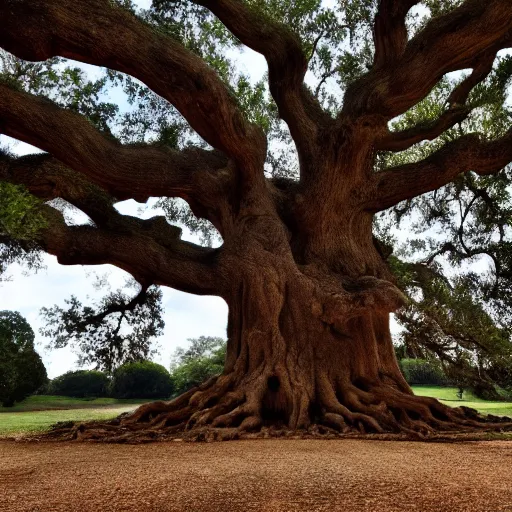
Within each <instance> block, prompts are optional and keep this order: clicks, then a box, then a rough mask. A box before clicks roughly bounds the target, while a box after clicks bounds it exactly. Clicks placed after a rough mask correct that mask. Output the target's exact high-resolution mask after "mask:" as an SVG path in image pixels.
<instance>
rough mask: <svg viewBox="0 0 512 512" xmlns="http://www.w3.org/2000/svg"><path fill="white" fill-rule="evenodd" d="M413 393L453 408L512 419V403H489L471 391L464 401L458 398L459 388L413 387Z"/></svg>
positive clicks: (467, 392) (465, 395)
mask: <svg viewBox="0 0 512 512" xmlns="http://www.w3.org/2000/svg"><path fill="white" fill-rule="evenodd" d="M412 389H413V391H414V393H415V394H416V395H419V396H432V397H434V398H437V399H438V400H440V401H441V402H443V403H444V404H446V405H449V406H451V407H459V406H461V405H464V406H466V407H471V408H472V409H476V410H477V411H479V412H481V413H483V414H494V415H496V416H510V417H511V418H512V402H489V401H487V400H482V399H481V398H478V397H476V396H474V395H473V394H472V393H471V392H470V391H464V394H463V395H462V400H460V399H459V397H458V396H457V388H444V387H437V386H413V388H412Z"/></svg>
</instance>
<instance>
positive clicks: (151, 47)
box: [0, 0, 512, 352]
mask: <svg viewBox="0 0 512 512" xmlns="http://www.w3.org/2000/svg"><path fill="white" fill-rule="evenodd" d="M0 18H1V19H2V20H3V27H4V28H3V30H2V32H1V33H0V46H1V47H2V48H3V49H4V50H5V53H3V54H2V59H3V60H2V62H3V72H2V75H1V78H0V133H2V134H4V135H7V136H9V137H12V138H14V139H17V140H20V141H23V142H26V143H28V144H32V145H33V146H35V147H37V148H39V149H41V150H42V151H43V153H41V154H36V155H30V156H23V157H16V156H14V155H12V154H9V153H8V152H3V153H2V155H1V158H0V180H1V181H0V185H1V186H4V187H11V186H12V185H15V186H16V187H18V188H15V189H10V190H12V191H14V192H12V193H11V195H2V205H1V206H0V229H1V232H0V241H1V242H3V246H2V247H6V248H7V249H2V250H3V251H7V252H6V254H8V255H9V257H10V258H11V259H10V260H9V259H8V258H7V257H5V258H4V259H5V260H6V261H7V260H8V261H11V260H12V259H13V258H14V259H15V258H16V257H19V256H21V255H25V256H26V255H27V254H28V255H30V254H33V251H34V250H36V249H41V250H43V251H46V252H48V253H50V254H53V255H55V256H57V258H58V261H59V262H60V263H62V264H68V265H76V264H81V265H98V264H105V263H109V264H112V265H115V266H117V267H119V268H121V269H123V270H126V271H127V272H128V273H130V274H131V275H133V276H134V278H135V279H136V280H137V281H139V282H140V283H141V286H142V288H143V289H147V288H148V287H149V286H151V285H165V286H170V287H173V288H176V289H178V290H182V291H186V292H191V293H196V294H203V295H206V294H211V295H219V296H222V297H226V296H227V294H228V290H229V289H230V286H231V279H232V275H231V268H232V265H233V254H234V252H236V253H237V254H238V255H239V256H241V257H243V253H244V251H247V250H249V249H250V244H249V242H247V243H246V244H245V245H244V242H243V240H244V237H245V236H246V230H248V229H249V228H250V230H251V232H253V233H255V235H254V236H255V238H257V239H258V241H259V243H261V244H262V245H263V246H264V247H272V251H277V252H279V251H280V253H281V254H283V255H285V256H286V255H289V256H290V257H291V258H293V260H294V261H295V262H296V263H297V265H299V266H301V268H304V269H307V268H309V267H308V265H312V264H316V263H317V262H318V261H320V262H321V265H324V266H325V267H327V268H329V269H331V270H333V271H336V272H341V273H344V274H347V275H348V279H349V281H350V283H348V284H347V289H350V287H351V286H352V288H354V289H357V290H359V291H358V293H359V295H357V296H356V298H355V299H354V297H353V296H351V297H349V296H348V295H350V294H347V297H346V302H347V303H346V304H344V305H343V307H341V306H340V307H341V309H342V310H343V314H344V315H348V316H349V317H350V316H354V315H357V314H358V313H360V311H361V308H362V307H364V308H366V307H368V304H378V307H380V308H383V309H385V310H387V311H393V310H395V309H396V307H397V306H398V305H400V304H401V303H402V298H401V297H400V296H399V294H398V293H397V292H396V291H394V287H391V286H387V285H386V284H385V283H383V282H381V281H382V280H379V282H376V281H371V279H370V280H369V281H368V280H367V281H365V283H363V284H364V286H362V285H361V283H359V282H358V284H357V286H356V284H355V281H353V280H354V279H359V278H360V277H361V276H365V275H366V274H368V276H372V278H374V277H376V276H375V275H374V274H375V273H376V272H375V268H376V267H377V263H375V262H371V263H368V264H367V266H366V267H365V268H366V270H365V268H363V267H362V264H361V262H358V261H354V262H353V263H350V264H349V263H347V260H348V259H349V258H350V257H351V256H350V251H347V249H346V248H343V249H340V247H339V246H338V244H337V243H334V241H337V240H340V239H342V238H343V237H344V236H345V235H344V233H345V232H346V231H347V226H348V225H349V221H348V220H347V214H346V211H347V209H350V211H351V212H353V211H355V210H357V212H359V213H360V215H361V218H363V220H361V223H362V224H364V223H368V222H370V223H371V222H372V221H375V222H376V226H375V235H376V237H375V238H374V240H373V242H372V243H373V244H374V245H376V246H377V248H378V250H379V254H380V255H381V256H382V257H383V258H388V259H389V255H390V254H391V250H390V248H389V246H390V244H391V245H395V246H398V245H399V244H400V242H404V240H403V238H402V240H400V237H398V238H397V236H396V226H397V222H399V221H400V222H404V221H405V220H406V219H409V222H411V223H414V224H415V226H416V228H415V232H416V233H417V236H416V235H415V238H414V240H411V239H409V240H408V243H407V244H406V246H407V247H405V248H402V250H401V252H399V253H398V258H396V257H395V256H394V257H393V258H395V259H392V260H390V264H391V267H392V268H393V269H394V270H396V271H397V272H398V274H399V277H400V280H401V281H402V280H404V279H405V281H404V282H402V283H401V284H402V289H403V290H405V291H406V292H407V293H408V294H409V295H410V297H411V299H412V300H413V303H412V305H411V304H410V306H409V308H410V309H409V310H407V311H404V312H403V314H402V315H401V316H400V319H401V320H402V321H403V323H404V325H405V326H406V328H407V329H408V332H409V333H411V335H412V334H414V332H413V331H414V328H413V325H414V322H415V321H417V320H418V318H429V319H430V320H431V321H432V322H434V324H435V328H436V329H440V331H442V336H441V335H439V336H437V337H436V336H431V335H430V336H428V339H429V341H432V340H433V339H439V340H441V341H440V343H441V344H443V343H444V344H445V345H446V347H450V346H451V345H450V343H452V342H453V341H454V342H455V343H456V344H459V345H463V346H464V347H466V348H467V349H468V350H473V349H475V347H479V346H481V345H482V343H481V341H480V339H481V338H482V336H484V337H485V336H486V334H485V333H486V332H488V331H486V330H485V329H487V327H485V328H484V327H482V330H483V332H484V334H483V335H482V332H479V333H477V334H474V333H473V335H472V336H471V337H470V338H471V339H470V341H467V339H468V337H467V336H466V334H467V333H464V332H463V333H462V334H463V336H462V337H461V331H464V322H463V321H459V322H458V323H457V322H455V321H454V320H453V318H448V319H447V318H441V316H442V315H440V314H439V312H438V311H436V310H435V308H434V307H432V300H433V299H432V298H433V297H434V298H435V300H437V301H440V300H441V301H442V300H444V304H446V303H447V302H450V304H451V306H452V307H454V308H455V310H457V311H461V309H460V308H461V307H462V306H461V304H462V303H463V302H464V301H463V300H462V298H464V297H465V296H466V295H467V294H468V293H470V294H471V295H472V297H473V299H472V300H469V303H470V305H469V306H468V305H467V302H468V301H466V303H465V304H466V305H465V306H464V308H466V309H464V311H472V309H471V308H477V309H478V311H479V312H480V313H481V316H482V318H485V320H482V322H483V324H482V325H484V324H485V325H487V324H486V322H490V324H491V325H492V328H493V329H494V331H493V332H499V335H498V334H497V335H496V336H497V337H498V338H499V339H500V340H501V339H502V338H503V337H504V339H505V340H507V341H508V333H507V332H504V330H503V329H504V328H505V324H506V323H507V320H508V319H509V318H510V314H511V313H512V309H511V305H512V303H511V302H510V300H509V297H510V293H509V292H510V287H511V283H512V281H511V278H512V274H511V261H512V260H511V254H512V253H511V251H510V232H509V227H508V224H509V218H510V192H509V183H510V171H511V169H510V163H511V162H512V128H511V126H512V122H511V121H512V113H511V110H510V103H507V87H508V86H509V85H510V78H511V76H512V57H511V55H510V51H509V50H507V49H510V48H511V47H512V3H511V2H510V0H489V1H486V2H482V1H481V0H465V1H458V0H424V1H419V0H365V1H364V2H355V1H351V0H342V1H340V2H339V3H338V4H336V5H335V6H327V5H324V4H323V3H322V2H320V1H312V0H300V1H296V2H289V1H284V0H280V1H278V0H269V1H267V2H260V1H253V0H246V1H242V0H217V1H215V0H211V1H210V0H201V1H168V0H155V1H154V2H153V5H152V8H151V9H149V10H147V11H140V10H136V8H135V6H134V5H132V4H131V2H127V1H125V2H118V1H111V0H86V1H82V2H79V3H76V2H71V1H69V0H44V1H43V0H30V1H29V0H0ZM247 49H250V50H252V51H254V52H256V53H257V54H259V55H260V56H262V57H263V58H264V60H265V61H266V67H267V72H266V73H265V75H264V76H262V77H255V76H252V74H251V75H244V74H243V73H242V72H241V71H240V66H238V65H237V62H238V61H239V58H240V56H242V57H245V56H247V55H248V53H247ZM251 55H252V54H251ZM65 59H72V60H74V61H79V62H81V63H86V64H91V65H93V66H96V67H97V68H98V69H100V70H101V72H100V76H99V78H98V77H97V76H96V77H95V78H89V77H87V76H86V75H85V74H84V73H83V72H82V71H81V69H80V68H78V67H76V64H73V63H72V62H70V61H69V60H65ZM27 61H29V62H27ZM254 62H256V61H254ZM111 87H116V90H122V91H123V92H124V94H125V95H126V99H127V101H128V103H129V104H130V107H129V108H125V109H124V110H123V109H120V108H119V106H117V105H115V104H112V103H110V102H108V101H106V91H108V90H109V89H110V88H111ZM20 187H22V188H20ZM27 192H28V193H29V194H30V196H27ZM28 197H30V200H29V199H27V198H28ZM34 198H36V199H37V200H39V202H36V199H34ZM149 198H159V199H158V202H157V203H156V204H157V206H158V207H159V208H161V211H162V212H163V214H164V216H160V215H158V216H154V217H152V218H149V219H148V218H144V219H141V218H138V217H134V216H128V215H121V214H120V213H119V212H118V210H117V209H116V208H115V204H116V203H117V202H119V201H122V200H126V199H134V200H136V201H139V202H143V203H144V202H147V201H148V199H149ZM56 200H60V201H61V202H60V203H59V202H58V201H56ZM22 201H28V203H26V206H24V207H23V210H24V211H28V210H30V212H31V217H30V219H31V222H30V224H28V225H25V224H24V225H23V229H21V228H20V225H19V223H18V224H16V223H13V222H12V221H10V220H9V219H10V217H9V216H11V217H12V211H13V209H12V208H11V209H9V208H8V207H7V208H6V207H5V206H4V205H5V204H6V203H7V205H9V204H12V205H16V204H17V205H19V204H21V203H20V202H22ZM62 201H64V202H65V203H66V204H70V205H72V206H73V207H74V208H76V209H78V210H80V211H82V212H83V213H85V214H86V215H87V216H88V217H89V219H90V223H88V224H86V225H78V226H76V225H68V224H67V223H66V222H65V218H64V216H63V213H62ZM23 204H24V205H25V203H23ZM6 212H7V213H6ZM240 212H243V216H244V218H247V219H248V220H247V222H246V224H243V223H241V222H238V221H237V222H234V220H233V219H234V218H235V217H237V216H239V214H240ZM381 212H383V213H381ZM270 218H278V219H279V220H280V221H281V224H280V226H279V228H276V227H275V225H274V224H273V223H271V222H270V221H269V220H268V219H270ZM326 219H328V220H326ZM172 223H174V224H176V223H181V224H185V225H187V226H188V227H190V228H191V229H193V230H194V231H196V232H199V233H201V234H202V235H203V239H204V240H205V241H207V242H208V241H211V240H212V233H213V234H214V235H213V237H214V236H215V234H216V235H218V236H219V237H220V238H222V239H223V241H224V243H223V245H221V246H220V247H217V248H212V247H208V246H200V245H196V244H192V243H189V242H185V241H183V240H182V239H181V229H180V228H178V227H176V226H175V225H173V224H172ZM27 229H28V233H27V232H26V231H27ZM283 240H285V241H286V242H283ZM142 248H143V250H136V249H142ZM233 248H236V251H234V249H233ZM2 254H3V253H2ZM482 257H485V258H488V261H489V262H490V266H487V265H486V266H485V268H484V269H483V270H481V268H482V267H480V269H476V270H475V269H474V268H472V267H471V266H470V265H469V264H474V263H475V262H477V261H481V259H482ZM484 261H486V260H484ZM365 265H366V263H365ZM425 272H427V274H425ZM428 272H431V274H430V276H432V275H435V279H437V280H438V281H439V282H441V283H445V285H446V287H447V290H450V291H449V292H448V291H446V290H444V292H443V293H441V292H440V291H439V289H437V288H436V289H435V290H432V289H431V288H432V287H431V288H429V286H430V284H431V283H432V279H433V278H432V279H431V278H428V279H427V281H428V282H426V281H425V279H422V277H423V278H424V276H425V275H428ZM432 272H433V273H434V274H432ZM378 277H382V276H378ZM367 279H369V277H367ZM429 283H430V284H429ZM361 286H362V288H361ZM386 286H387V287H386ZM361 289H362V291H360V290H361ZM381 292H382V293H381ZM450 294H455V295H457V297H455V298H453V297H452V298H450V299H449V300H448V299H447V297H448V296H450V297H451V295H450ZM370 295H371V298H369V297H370ZM344 300H345V299H344ZM340 307H339V306H338V305H336V306H333V308H331V309H329V308H328V307H327V308H326V309H325V310H324V311H323V313H322V315H323V317H322V318H323V319H324V321H325V322H331V323H332V324H333V325H336V316H337V315H339V311H340ZM498 312H499V315H498ZM486 315H487V316H486ZM455 316H456V315H455ZM454 323H455V324H456V330H457V333H458V334H457V336H458V337H457V336H454V335H453V332H450V329H452V328H453V326H454ZM434 324H433V325H434ZM489 328H490V327H489ZM415 332H416V334H417V331H415ZM470 334H471V333H470ZM420 338H421V336H420ZM413 339H414V340H417V339H418V336H416V337H414V336H413ZM447 339H448V340H449V341H447ZM461 340H463V341H464V343H465V345H464V343H462V341H461ZM500 343H501V341H500ZM505 346H506V345H505ZM446 350H447V351H449V350H451V349H449V348H447V349H446ZM445 352H446V351H445Z"/></svg>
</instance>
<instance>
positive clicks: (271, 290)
mask: <svg viewBox="0 0 512 512" xmlns="http://www.w3.org/2000/svg"><path fill="white" fill-rule="evenodd" d="M363 224H365V225H367V224H368V223H363ZM243 225H244V228H243V237H242V238H238V239H236V241H233V240H232V241H231V242H230V243H229V242H226V247H225V251H224V254H223V256H222V259H223V261H222V262H221V266H222V267H223V268H224V272H226V274H228V273H229V275H230V279H229V283H230V285H229V286H228V287H227V288H226V290H225V293H224V298H225V299H226V301H227V303H228V305H229V319H228V345H227V357H226V362H225V369H224V372H223V374H222V375H220V376H218V377H215V378H213V379H211V380H209V381H208V382H206V383H204V384H203V385H201V386H199V387H198V388H195V389H193V390H191V391H189V392H187V393H185V394H184V395H182V396H180V397H178V398H176V399H175V400H173V401H171V402H155V403H152V404H147V405H144V406H141V407H140V408H139V409H138V410H137V411H135V413H133V414H132V415H129V416H126V417H124V418H123V419H121V420H119V423H118V421H117V420H116V421H115V422H114V423H115V424H114V425H112V424H100V425H98V424H91V425H83V426H80V427H79V428H76V427H75V429H74V435H77V436H78V437H79V438H81V439H89V438H93V439H96V438H101V439H109V440H114V441H116V440H118V441H127V440H148V439H153V438H155V437H160V436H166V435H171V436H172V435H183V432H186V433H188V435H189V437H191V438H194V439H204V438H205V436H206V438H208V437H210V438H212V439H225V438H233V437H238V436H240V435H246V434H247V433H251V432H259V433H260V434H261V433H262V432H263V433H265V432H269V431H270V432H273V433H274V434H275V435H281V434H284V433H286V432H293V431H295V432H297V431H299V432H303V433H308V434H314V435H322V434H329V435H333V434H334V433H337V434H353V433H390V432H391V433H393V432H394V433H406V434H408V435H414V436H417V437H423V436H426V435H429V434H430V433H432V432H435V431H440V430H441V431H447V430H458V431H460V430H472V429H475V428H479V429H481V428H482V427H484V428H485V427H486V428H490V429H496V428H498V429H500V428H503V427H504V426H505V423H503V421H504V420H501V419H499V418H494V419H492V421H491V419H489V418H487V419H484V418H482V417H480V416H479V415H478V414H477V413H476V411H473V410H469V409H465V408H458V409H451V408H449V407H447V406H444V405H442V404H441V403H440V402H438V401H437V400H435V399H432V398H425V397H416V396H414V394H413V393H412V391H411V388H410V387H409V385H408V384H407V382H406V381H405V380H404V378H403V376H402V374H401V373H400V370H399V367H398V363H397V360H396V357H395V353H394V350H393V344H392V340H391V334H390V329H389V314H390V311H393V310H394V309H396V308H397V307H398V306H399V305H400V304H401V303H402V300H403V296H402V295H401V293H400V291H399V290H398V289H397V288H396V287H395V286H394V285H393V284H392V282H391V281H390V279H392V278H391V276H390V274H389V271H388V270H387V267H386V265H385V262H384V261H383V260H382V258H381V256H380V254H379V252H378V251H377V249H376V247H375V246H374V245H373V241H372V237H371V231H370V229H369V227H368V230H367V232H366V233H364V234H363V233H359V234H360V235H361V236H360V237H359V238H355V237H354V238H352V239H346V241H345V244H344V245H343V246H341V245H339V246H337V251H338V252H339V253H340V254H343V253H344V254H346V255H349V253H352V254H351V257H350V258H347V259H346V260H344V261H340V262H338V264H337V265H336V269H332V268H329V265H327V264H325V263H323V262H322V259H321V258H320V257H319V256H316V259H317V260H316V262H309V261H308V262H304V263H302V264H298V263H297V262H296V259H297V254H301V255H302V256H301V257H302V258H304V254H305V251H304V247H303V246H301V250H300V251H298V250H297V251H296V253H297V254H293V252H292V251H287V250H286V246H289V245H288V242H287V241H286V243H285V240H282V239H281V238H280V236H279V235H278V233H285V230H283V229H282V226H281V225H280V223H279V222H277V221H275V220H270V221H269V220H268V219H266V220H264V221H262V220H261V219H257V220H255V219H252V220H251V222H248V219H247V218H245V217H244V221H243ZM248 226H250V228H248ZM248 229H249V231H250V233H249V232H248V231H247V230H248ZM241 240H243V242H241ZM270 241H272V244H271V245H269V242H270ZM291 245H293V243H292V244H291ZM326 245H327V244H324V247H325V246H326ZM296 247H299V244H297V245H296ZM330 248H331V250H332V245H330ZM309 252H311V253H312V252H315V251H309ZM320 252H321V251H320V249H319V250H318V251H317V254H319V253H320ZM361 268H364V269H366V272H368V273H370V275H361V276H357V269H361ZM268 429H270V430H268Z"/></svg>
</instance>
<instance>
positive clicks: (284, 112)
mask: <svg viewBox="0 0 512 512" xmlns="http://www.w3.org/2000/svg"><path fill="white" fill-rule="evenodd" d="M193 1H194V2H195V3H197V4H200V5H203V6H204V7H206V8H208V9H209V10H210V11H211V12H212V13H213V14H215V16H217V17H218V18H219V19H220V21H222V23H223V24H224V25H225V26H226V27H227V28H228V29H229V30H230V31H231V32H232V33H233V34H234V35H235V36H236V37H237V38H238V39H239V40H240V41H241V42H242V43H243V44H244V45H246V46H248V47H249V48H251V49H252V50H254V51H256V52H258V53H260V54H261V55H263V56H264V57H265V59H266V61H267V64H268V73H269V88H270V92H271V94H272V97H273V98H274V101H275V102H276V104H277V107H278V109H279V115H280V116H281V118H282V119H283V120H284V121H285V122H286V123H287V124H288V127H289V128H290V133H291V135H292V137H293V139H294V141H295V143H296V144H297V148H298V151H299V157H300V158H301V159H303V160H304V159H306V161H307V160H309V159H312V155H313V153H314V145H316V144H317V143H318V141H317V138H318V135H317V132H318V127H319V125H320V124H325V123H327V122H328V120H329V116H328V115H327V114H326V113H325V112H324V111H323V109H322V108H321V106H320V104H319V103H318V101H317V99H316V98H315V97H314V96H313V94H312V93H311V92H310V91H309V89H308V88H307V87H306V86H305V85H304V76H305V74H306V71H307V67H308V58H307V57H306V55H305V54H304V51H303V49H302V45H301V42H300V40H299V39H298V37H297V36H296V35H294V34H293V32H291V30H290V29H289V28H288V27H285V26H284V25H281V24H280V23H276V22H273V21H272V20H269V19H268V18H266V17H265V16H264V15H262V14H260V13H258V12H257V11H256V10H254V9H252V8H251V7H249V6H248V5H247V4H246V3H245V2H243V1H242V0H193ZM305 163H306V162H304V161H303V164H305ZM303 167H306V166H305V165H303Z"/></svg>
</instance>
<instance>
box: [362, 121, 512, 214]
mask: <svg viewBox="0 0 512 512" xmlns="http://www.w3.org/2000/svg"><path fill="white" fill-rule="evenodd" d="M510 162H512V130H510V131H509V132H507V134H506V135H505V136H503V137H501V138H500V139H497V140H494V141H491V142H486V141H481V140H480V137H479V136H478V135H475V134H473V135H466V136H464V137H461V138H460V139H457V140H455V141H453V142H451V143H448V144H446V145H445V146H443V147H442V148H441V149H440V150H438V151H436V152H435V153H434V154H433V155H431V156H429V157H428V158H426V159H425V160H422V161H420V162H417V163H411V164H405V165H401V166H399V167H395V168H391V169H388V170H386V171H382V172H380V173H377V174H376V175H375V177H374V187H375V188H374V190H373V196H374V199H372V200H371V201H369V203H368V204H367V205H366V208H367V209H368V210H371V211H379V210H385V209H386V208H390V207H391V206H394V205H395V204H398V203H399V202H401V201H404V200H406V199H410V198H413V197H416V196H419V195H421V194H424V193H426V192H430V191H432V190H435V189H438V188H439V187H442V186H443V185H446V184H447V183H450V182H451V181H453V180H454V179H455V178H456V177H457V176H458V175H459V174H461V173H465V172H469V171H474V172H475V173H477V174H479V175H487V174H494V173H496V172H499V171H500V170H501V169H503V168H504V167H505V166H506V165H508V164H509V163H510Z"/></svg>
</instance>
